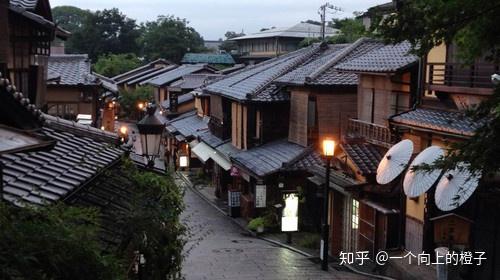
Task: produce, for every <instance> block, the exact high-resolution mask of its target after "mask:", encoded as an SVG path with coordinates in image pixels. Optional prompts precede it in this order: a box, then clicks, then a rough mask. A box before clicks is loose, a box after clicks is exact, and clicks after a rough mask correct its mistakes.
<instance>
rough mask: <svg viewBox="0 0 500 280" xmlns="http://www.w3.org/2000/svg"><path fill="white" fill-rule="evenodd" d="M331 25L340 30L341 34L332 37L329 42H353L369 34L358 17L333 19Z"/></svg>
mask: <svg viewBox="0 0 500 280" xmlns="http://www.w3.org/2000/svg"><path fill="white" fill-rule="evenodd" d="M331 25H332V27H333V28H337V29H339V30H340V35H338V36H333V37H330V40H329V42H331V43H352V42H354V41H356V40H358V39H359V38H361V37H364V36H368V35H369V34H368V32H366V30H365V26H364V25H363V22H362V21H361V19H359V18H356V17H353V18H343V19H333V21H332V24H331Z"/></svg>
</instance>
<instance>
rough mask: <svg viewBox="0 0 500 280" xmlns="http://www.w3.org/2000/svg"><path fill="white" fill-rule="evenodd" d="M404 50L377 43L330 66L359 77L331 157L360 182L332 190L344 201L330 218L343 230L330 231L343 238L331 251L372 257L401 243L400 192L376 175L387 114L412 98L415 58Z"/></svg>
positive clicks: (389, 140)
mask: <svg viewBox="0 0 500 280" xmlns="http://www.w3.org/2000/svg"><path fill="white" fill-rule="evenodd" d="M409 51H410V44H409V43H408V42H403V43H400V44H396V45H384V44H382V43H380V42H378V43H375V47H374V48H372V49H371V50H370V51H368V52H366V53H364V54H363V55H361V56H359V57H356V58H353V59H349V60H346V61H344V62H341V63H339V64H337V65H336V66H335V67H334V69H335V70H336V71H340V72H343V73H355V74H357V75H358V90H357V102H356V103H357V117H356V118H352V119H348V120H346V121H345V124H346V125H347V127H346V129H345V130H344V134H343V136H342V138H341V141H340V148H341V149H340V151H339V153H338V155H337V156H336V157H337V159H338V161H339V162H340V163H341V166H342V169H343V170H345V171H347V172H348V173H350V174H351V176H352V177H353V178H355V179H356V181H357V182H358V184H360V186H359V187H357V188H351V189H350V190H349V192H348V194H347V195H346V194H341V193H340V192H335V191H334V192H333V201H334V202H333V203H334V204H335V203H336V202H339V203H341V204H342V203H343V204H344V205H345V206H344V209H343V211H342V213H343V214H342V216H343V217H337V221H336V220H335V218H334V219H333V221H332V226H333V228H335V227H339V226H342V227H343V228H344V229H345V230H344V231H343V234H342V235H341V236H340V237H339V236H338V235H335V233H333V240H335V239H336V236H337V237H339V238H341V239H343V240H344V242H343V244H342V245H341V246H340V247H339V246H336V245H335V244H332V245H333V246H332V254H334V255H335V254H338V253H339V252H340V251H341V250H344V251H345V250H350V251H353V250H354V251H359V250H363V251H369V252H370V254H371V255H374V254H376V253H377V252H378V251H379V250H389V249H394V248H399V246H400V244H401V242H402V234H403V231H402V229H401V228H402V225H401V215H402V214H403V213H404V210H403V209H402V208H403V207H402V205H401V198H400V197H401V192H402V191H401V189H400V188H399V185H398V184H392V185H386V186H381V185H378V184H377V182H376V181H375V175H376V172H377V167H378V164H379V162H380V160H381V158H382V155H383V154H384V153H385V151H386V149H387V148H389V147H391V146H392V144H393V143H394V141H395V139H394V136H393V135H392V132H391V129H390V127H389V122H388V119H389V117H390V116H392V115H394V114H395V113H396V114H397V113H399V112H402V111H404V110H407V109H408V108H411V107H412V106H414V104H415V102H416V100H417V98H416V96H417V91H418V87H419V84H418V79H419V72H418V69H419V66H418V65H419V64H418V62H419V60H418V58H417V57H416V56H414V55H411V54H410V53H409ZM336 196H337V197H336ZM333 207H334V209H336V207H335V206H333ZM346 217H347V220H346ZM346 223H347V224H346Z"/></svg>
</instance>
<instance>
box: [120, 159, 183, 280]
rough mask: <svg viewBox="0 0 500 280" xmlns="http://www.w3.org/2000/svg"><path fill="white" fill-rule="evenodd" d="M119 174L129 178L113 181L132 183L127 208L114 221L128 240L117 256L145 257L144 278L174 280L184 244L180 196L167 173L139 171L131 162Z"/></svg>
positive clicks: (180, 192)
mask: <svg viewBox="0 0 500 280" xmlns="http://www.w3.org/2000/svg"><path fill="white" fill-rule="evenodd" d="M121 172H122V173H125V174H128V175H127V176H124V177H121V176H116V175H115V176H114V177H113V179H115V180H117V182H119V181H120V180H121V181H123V183H124V184H132V185H133V186H134V195H133V199H132V202H131V207H130V209H129V210H128V211H126V212H124V213H123V214H121V215H119V216H118V219H117V222H118V225H121V226H120V227H121V228H122V229H123V233H122V234H123V235H124V236H125V240H127V242H126V243H124V244H122V248H123V249H124V250H123V251H121V252H120V254H122V255H132V254H133V253H134V252H135V251H139V252H140V253H141V254H144V257H145V259H146V265H145V268H144V272H143V276H144V278H145V279H158V280H160V279H174V276H176V275H178V274H179V273H180V271H181V265H182V260H183V255H182V250H183V247H184V244H185V240H184V236H185V233H186V228H185V227H184V226H183V225H182V223H181V222H180V214H181V213H182V211H183V210H184V203H183V200H182V197H183V193H182V191H181V189H180V188H179V187H178V186H177V185H176V184H175V183H174V180H173V178H172V177H171V176H170V175H169V174H165V175H163V176H161V175H157V174H155V173H152V172H144V171H139V170H138V169H137V168H136V167H135V166H134V165H133V164H132V163H131V162H130V161H126V162H125V164H124V165H123V166H122V171H121ZM127 180H128V181H129V182H126V181H127Z"/></svg>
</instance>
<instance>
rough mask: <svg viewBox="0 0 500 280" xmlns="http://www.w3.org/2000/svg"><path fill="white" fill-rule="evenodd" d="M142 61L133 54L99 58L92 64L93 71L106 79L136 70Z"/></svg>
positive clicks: (110, 55)
mask: <svg viewBox="0 0 500 280" xmlns="http://www.w3.org/2000/svg"><path fill="white" fill-rule="evenodd" d="M141 63H142V61H141V60H140V59H139V58H138V57H137V56H136V55H135V54H133V53H128V54H108V55H103V56H99V59H97V62H96V63H95V64H94V71H95V72H97V73H99V74H101V75H104V76H106V77H114V76H116V75H119V74H122V73H125V72H127V71H129V70H132V69H134V68H137V67H139V66H140V65H141Z"/></svg>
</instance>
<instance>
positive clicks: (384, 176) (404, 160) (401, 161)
mask: <svg viewBox="0 0 500 280" xmlns="http://www.w3.org/2000/svg"><path fill="white" fill-rule="evenodd" d="M412 153H413V142H412V141H411V140H408V139H406V140H403V141H401V142H399V143H397V144H395V145H394V146H392V147H391V148H390V149H389V151H387V153H386V154H385V155H384V157H383V158H382V160H381V161H380V163H379V165H378V168H377V183H379V184H381V185H385V184H388V183H390V182H391V181H392V180H394V179H396V177H398V175H399V174H401V172H403V170H404V169H405V168H406V166H407V165H408V163H409V162H410V158H411V155H412Z"/></svg>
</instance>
